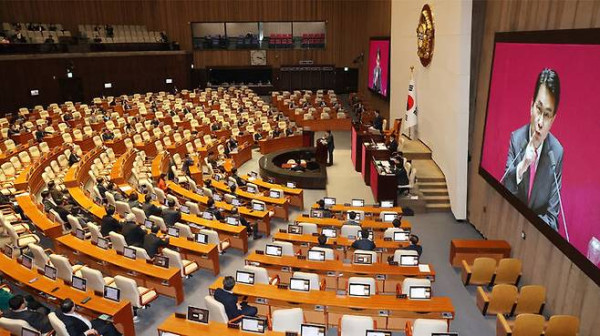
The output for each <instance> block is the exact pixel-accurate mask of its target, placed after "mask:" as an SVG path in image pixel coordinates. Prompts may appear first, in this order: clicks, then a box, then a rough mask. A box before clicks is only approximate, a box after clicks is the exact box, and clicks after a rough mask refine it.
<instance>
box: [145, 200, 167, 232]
mask: <svg viewBox="0 0 600 336" xmlns="http://www.w3.org/2000/svg"><path fill="white" fill-rule="evenodd" d="M157 190H158V189H157ZM149 219H150V221H152V223H154V224H156V225H158V228H159V229H160V231H162V232H167V225H166V224H165V221H164V220H163V219H162V218H161V217H158V216H150V218H149Z"/></svg>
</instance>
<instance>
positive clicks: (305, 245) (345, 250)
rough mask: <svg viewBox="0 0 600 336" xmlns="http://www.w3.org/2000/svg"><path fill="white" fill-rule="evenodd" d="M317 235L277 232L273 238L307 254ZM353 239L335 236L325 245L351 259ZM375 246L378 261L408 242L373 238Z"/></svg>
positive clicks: (344, 257)
mask: <svg viewBox="0 0 600 336" xmlns="http://www.w3.org/2000/svg"><path fill="white" fill-rule="evenodd" d="M318 238H319V237H318V236H313V235H308V234H293V233H283V232H277V233H275V234H274V235H273V240H281V241H287V242H290V243H292V244H294V245H297V246H299V247H300V251H302V254H303V255H306V254H307V251H308V250H309V249H310V248H311V247H312V246H315V245H318V244H319V242H318ZM353 242H354V240H351V239H348V238H346V237H339V236H338V237H337V238H328V239H327V245H330V246H332V248H333V249H334V251H335V253H336V254H337V255H338V256H339V257H340V258H341V259H352V253H353V252H354V249H352V243H353ZM374 242H375V246H376V247H377V248H376V249H375V251H376V252H377V258H378V259H379V260H380V261H385V260H387V259H386V258H387V257H389V256H393V255H394V251H396V250H397V249H399V248H401V247H405V246H408V245H409V244H410V243H409V242H395V241H384V240H383V239H377V238H375V240H374Z"/></svg>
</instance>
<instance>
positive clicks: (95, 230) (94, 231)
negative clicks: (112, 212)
mask: <svg viewBox="0 0 600 336" xmlns="http://www.w3.org/2000/svg"><path fill="white" fill-rule="evenodd" d="M88 229H89V230H90V236H91V240H92V243H97V242H98V238H102V233H101V232H100V228H99V227H98V225H96V224H94V223H88Z"/></svg>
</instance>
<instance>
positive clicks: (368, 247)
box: [352, 238, 375, 251]
mask: <svg viewBox="0 0 600 336" xmlns="http://www.w3.org/2000/svg"><path fill="white" fill-rule="evenodd" d="M352 247H353V248H354V249H356V250H365V251H373V250H374V249H375V243H374V242H372V241H371V240H369V239H363V238H361V239H359V240H356V241H354V243H352Z"/></svg>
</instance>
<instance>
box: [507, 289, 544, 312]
mask: <svg viewBox="0 0 600 336" xmlns="http://www.w3.org/2000/svg"><path fill="white" fill-rule="evenodd" d="M545 301H546V287H544V286H538V285H529V286H523V287H521V291H520V293H519V298H518V300H517V306H516V307H515V311H514V314H515V315H519V314H524V313H529V314H541V313H542V310H543V308H544V303H545Z"/></svg>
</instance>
